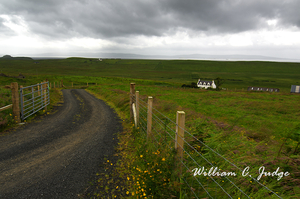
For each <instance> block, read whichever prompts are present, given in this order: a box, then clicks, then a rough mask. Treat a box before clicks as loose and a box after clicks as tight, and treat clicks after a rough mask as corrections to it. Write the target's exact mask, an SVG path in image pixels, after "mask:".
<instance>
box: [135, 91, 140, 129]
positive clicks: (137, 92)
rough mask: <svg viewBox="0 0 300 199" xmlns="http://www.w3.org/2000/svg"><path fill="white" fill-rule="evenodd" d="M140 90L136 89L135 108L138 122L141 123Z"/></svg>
mask: <svg viewBox="0 0 300 199" xmlns="http://www.w3.org/2000/svg"><path fill="white" fill-rule="evenodd" d="M139 103H140V92H139V91H135V107H136V108H135V109H136V123H137V125H139V121H140V104H139Z"/></svg>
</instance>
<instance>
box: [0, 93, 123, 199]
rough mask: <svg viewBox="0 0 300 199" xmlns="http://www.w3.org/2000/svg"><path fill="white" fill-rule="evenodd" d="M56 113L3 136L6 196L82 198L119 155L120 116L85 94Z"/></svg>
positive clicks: (68, 99)
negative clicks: (101, 170) (116, 149)
mask: <svg viewBox="0 0 300 199" xmlns="http://www.w3.org/2000/svg"><path fill="white" fill-rule="evenodd" d="M63 96H64V103H63V106H60V107H58V111H57V112H56V113H54V114H51V115H47V116H45V117H44V118H43V119H42V120H41V121H39V122H33V123H30V124H27V125H25V126H24V127H22V129H19V130H17V131H16V132H13V133H11V134H9V135H7V136H2V137H0V198H9V199H12V198H14V199H15V198H77V197H78V196H77V195H78V194H79V193H81V192H83V190H84V189H85V188H86V186H87V184H88V182H89V180H91V178H93V176H95V173H96V172H97V170H99V167H100V168H101V164H102V163H103V161H104V158H106V157H108V158H109V157H111V156H112V155H113V154H114V146H116V144H117V133H118V132H120V131H121V130H122V126H121V123H120V120H119V119H118V117H117V115H116V114H115V113H114V112H113V110H112V109H111V108H109V107H108V106H107V105H106V104H105V103H104V102H103V101H101V100H99V99H96V98H95V97H94V96H92V95H90V94H89V93H87V92H86V91H85V90H81V89H78V90H63Z"/></svg>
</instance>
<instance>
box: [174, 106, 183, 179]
mask: <svg viewBox="0 0 300 199" xmlns="http://www.w3.org/2000/svg"><path fill="white" fill-rule="evenodd" d="M184 128H185V112H184V111H177V113H176V135H175V149H176V150H177V155H178V158H179V160H181V161H182V159H183V149H184V146H183V145H184ZM179 164H180V170H179V174H180V175H181V173H182V164H181V162H180V163H179Z"/></svg>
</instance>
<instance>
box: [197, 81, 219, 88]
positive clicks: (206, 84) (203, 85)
mask: <svg viewBox="0 0 300 199" xmlns="http://www.w3.org/2000/svg"><path fill="white" fill-rule="evenodd" d="M197 86H198V87H199V88H205V89H207V88H217V86H216V84H215V82H214V80H212V81H201V80H200V79H199V80H198V82H197Z"/></svg>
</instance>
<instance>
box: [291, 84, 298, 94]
mask: <svg viewBox="0 0 300 199" xmlns="http://www.w3.org/2000/svg"><path fill="white" fill-rule="evenodd" d="M291 93H300V86H298V85H292V88H291Z"/></svg>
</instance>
